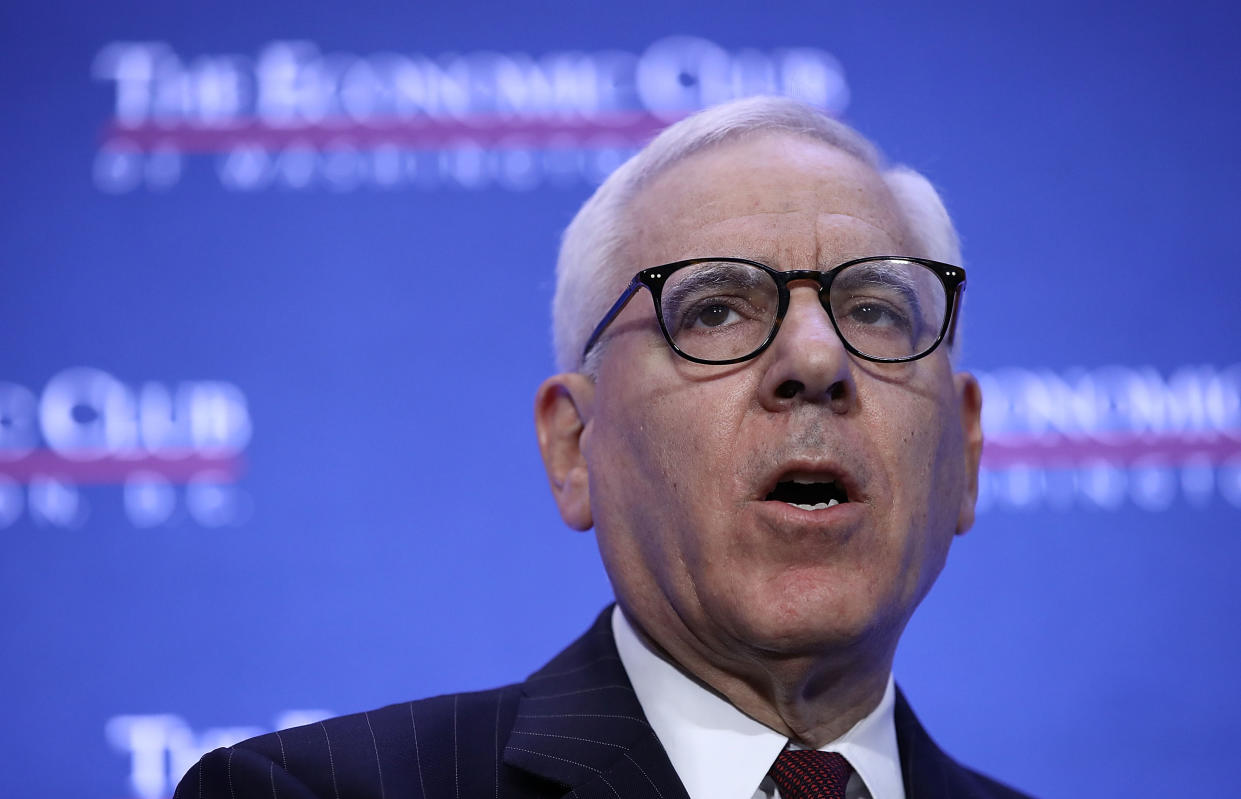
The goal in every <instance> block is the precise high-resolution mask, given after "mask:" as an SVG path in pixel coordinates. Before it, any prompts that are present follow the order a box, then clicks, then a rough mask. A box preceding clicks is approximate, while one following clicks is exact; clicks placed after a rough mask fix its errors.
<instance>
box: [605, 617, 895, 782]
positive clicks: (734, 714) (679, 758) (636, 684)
mask: <svg viewBox="0 0 1241 799" xmlns="http://www.w3.org/2000/svg"><path fill="white" fill-rule="evenodd" d="M612 635H613V637H615V638H616V650H617V651H618V652H619V653H620V659H621V664H622V665H623V666H624V667H625V672H626V673H627V674H628V675H629V680H630V682H632V683H633V689H634V691H635V692H636V693H637V695H638V702H639V703H640V704H641V705H642V710H643V712H644V713H646V718H647V720H648V721H650V723H651V727H653V728H654V730H655V735H656V736H658V737H659V742H660V743H661V744H663V746H664V750H665V751H666V752H667V753H668V759H669V760H671V761H672V767H673V768H674V769H676V772H677V775H678V776H679V777H680V778H681V782H682V783H684V784H685V790H686V792H687V793H689V796H690V799H779V791H778V790H777V789H776V786H775V783H774V782H773V781H772V779H771V778H770V777H768V776H767V771H768V770H769V769H770V768H771V764H772V763H774V762H775V760H776V756H777V755H779V754H780V752H781V751H782V750H783V749H784V747H785V746H786V745H788V744H789V739H788V738H786V737H785V736H783V735H781V734H780V733H778V732H776V731H775V730H773V729H771V728H770V727H768V726H766V725H764V724H761V723H759V722H757V721H755V720H754V719H752V718H750V717H749V716H747V715H746V714H744V713H742V712H741V711H740V710H738V709H737V708H735V707H733V706H732V705H731V704H729V702H728V701H727V700H726V699H724V698H723V697H721V696H719V695H717V694H715V693H713V692H712V691H710V690H708V689H706V688H704V687H702V686H701V685H699V684H698V683H697V682H695V681H694V680H692V679H690V678H689V677H687V676H685V674H683V673H682V672H681V671H680V669H678V668H676V667H675V666H673V665H672V664H671V663H669V662H668V661H666V660H664V659H663V658H662V657H660V656H659V655H657V654H655V653H654V652H652V651H651V650H650V649H649V648H647V646H646V643H645V642H643V641H642V639H641V638H639V637H638V634H637V633H636V632H634V630H633V628H632V627H631V626H630V625H629V620H628V619H626V618H625V614H624V613H622V612H621V609H620V606H619V605H617V606H616V609H615V610H614V611H613V613H612ZM895 698H896V690H895V687H894V686H893V683H892V676H891V675H888V687H887V690H885V691H884V693H883V699H881V700H880V701H879V705H878V706H877V707H876V708H875V709H874V710H873V711H871V713H870V714H869V715H867V716H866V717H865V718H863V719H862V720H860V721H859V722H858V723H857V724H854V725H853V727H852V728H850V730H849V731H848V732H846V733H845V734H844V735H842V736H840V737H839V738H837V739H836V740H834V741H832V742H831V743H829V744H827V745H826V746H824V747H822V748H821V750H820V751H823V752H839V753H840V754H841V755H842V756H844V758H845V759H846V760H848V761H849V765H851V766H852V767H853V775H852V776H851V777H850V778H849V784H848V786H847V789H846V797H847V799H905V788H904V786H903V784H902V782H901V766H900V757H899V755H898V753H897V748H896V726H895V725H894V723H893V720H892V708H893V705H894V703H895ZM793 748H795V749H797V748H802V747H799V746H797V745H796V744H793Z"/></svg>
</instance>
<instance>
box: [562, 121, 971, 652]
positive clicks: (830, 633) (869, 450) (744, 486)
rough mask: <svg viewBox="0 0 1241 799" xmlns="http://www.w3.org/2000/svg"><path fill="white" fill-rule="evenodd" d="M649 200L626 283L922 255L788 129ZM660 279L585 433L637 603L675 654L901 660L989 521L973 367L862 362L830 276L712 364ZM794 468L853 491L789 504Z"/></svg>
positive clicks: (873, 182) (637, 313)
mask: <svg viewBox="0 0 1241 799" xmlns="http://www.w3.org/2000/svg"><path fill="white" fill-rule="evenodd" d="M631 214H632V215H631V217H630V221H631V222H632V225H631V229H632V230H633V231H634V234H633V236H632V238H631V240H630V242H629V248H628V250H627V253H626V255H627V257H628V262H627V264H626V266H625V271H626V272H627V274H625V275H623V276H617V277H618V278H619V277H623V278H628V276H629V275H631V274H632V273H633V272H635V271H637V270H638V269H640V268H645V267H649V266H655V265H658V264H662V263H668V262H671V261H676V260H680V259H685V258H692V257H700V256H737V257H743V258H750V259H753V260H757V261H761V262H763V263H766V264H768V265H770V266H772V267H773V268H776V269H780V270H789V269H828V268H831V267H833V266H836V265H837V264H840V263H842V262H844V261H846V260H849V259H853V258H859V257H862V256H869V255H923V253H918V252H914V251H913V245H912V244H911V243H910V242H909V240H908V233H907V231H906V228H905V224H904V222H903V220H902V218H901V216H900V214H899V212H898V211H897V209H896V208H895V205H894V203H893V201H892V199H891V196H890V195H889V193H888V192H887V190H886V188H885V187H884V184H883V183H882V180H881V179H880V177H879V176H878V175H876V174H875V173H874V172H873V171H872V170H871V169H870V168H869V167H867V166H865V165H864V164H862V163H861V162H860V161H858V160H856V159H854V158H853V157H852V156H849V155H847V154H845V153H844V152H842V151H840V150H837V149H834V148H831V147H828V146H825V145H823V144H821V143H818V142H814V141H812V140H810V139H806V138H801V137H795V136H790V135H784V134H762V135H759V136H757V137H751V138H745V139H740V140H737V141H733V142H726V143H724V144H722V145H719V146H716V147H714V148H712V149H709V150H706V151H704V152H701V153H699V154H696V155H694V156H691V157H690V158H688V159H686V160H684V161H682V162H680V163H678V164H676V165H674V166H673V167H671V168H669V169H668V170H667V171H665V172H663V173H662V174H661V175H659V176H658V177H657V178H656V179H655V180H654V181H653V182H651V183H650V184H649V185H648V186H647V187H646V188H644V189H643V190H642V191H641V193H640V194H639V195H638V196H637V198H636V199H635V200H634V202H633V204H632V206H631ZM618 291H619V285H618ZM641 293H642V294H643V295H644V296H640V297H635V298H634V300H633V301H632V302H631V303H630V304H629V306H628V307H627V308H626V309H625V311H624V313H623V314H622V315H621V316H620V317H619V318H618V319H617V320H615V322H613V324H612V325H611V327H610V328H609V333H608V340H607V341H606V343H605V346H606V350H605V352H604V354H603V356H602V359H601V362H600V366H599V373H598V375H597V381H596V385H595V387H594V392H593V397H592V399H591V401H590V402H589V403H588V404H585V403H584V406H585V407H584V408H583V411H584V412H583V421H584V427H583V428H582V434H581V439H580V440H581V447H582V453H583V455H584V460H585V464H586V468H587V471H588V474H589V512H590V516H591V517H592V518H593V521H594V524H595V526H596V529H597V534H598V537H599V542H600V548H601V550H602V552H603V557H604V563H605V565H606V567H607V570H608V573H609V576H610V577H611V579H612V582H613V585H614V587H615V589H616V592H617V596H618V598H619V599H620V601H621V602H622V604H623V606H624V607H625V608H626V610H627V612H628V613H629V614H630V615H631V616H633V617H634V618H635V621H637V622H638V624H639V625H640V627H641V628H642V629H644V630H645V631H646V632H647V634H648V635H650V636H651V637H653V638H654V639H655V640H656V641H657V642H659V643H660V644H661V645H663V646H664V647H665V648H666V649H669V650H670V651H674V652H676V651H684V647H686V646H688V647H691V648H693V649H694V650H695V651H697V652H698V653H700V654H704V655H706V656H707V657H719V658H728V657H737V656H741V657H743V658H744V657H751V658H753V657H759V658H761V657H770V656H773V655H774V656H785V655H792V656H798V655H813V654H814V653H818V652H823V651H832V652H849V653H852V654H853V655H856V656H859V657H862V658H864V659H866V660H873V661H874V663H875V665H876V667H878V666H879V665H880V664H882V663H885V662H886V663H889V664H890V659H891V656H892V653H893V651H894V649H895V646H896V641H897V638H898V637H899V635H900V633H901V630H902V629H903V628H904V625H905V623H906V621H907V620H908V618H909V616H910V614H911V613H912V612H913V609H914V607H915V606H916V605H917V604H918V602H919V601H920V600H921V599H922V597H923V596H924V595H925V594H926V592H927V590H928V589H929V588H930V586H931V584H932V583H933V582H934V580H935V578H936V576H937V575H938V574H939V571H940V569H941V568H942V567H943V565H944V559H945V557H946V556H947V553H948V547H949V543H950V542H951V540H952V537H953V535H954V533H957V532H961V531H964V529H965V528H967V527H968V526H969V525H970V523H971V522H972V519H973V503H974V496H975V485H976V477H977V459H978V454H979V453H978V449H979V447H980V443H979V442H980V441H981V438H980V435H979V432H978V410H979V408H978V405H979V400H978V395H977V387H976V385H975V384H974V383H973V381H972V379H970V378H968V376H965V375H955V376H954V374H953V373H952V370H951V367H950V364H949V362H948V359H947V353H946V347H941V348H940V349H938V350H937V351H936V352H935V353H933V354H932V355H930V356H927V357H926V358H923V359H921V360H918V361H915V362H912V363H908V364H877V363H869V362H866V361H862V360H859V359H857V358H854V357H852V356H850V355H849V353H848V352H847V351H846V350H845V349H844V347H843V346H842V344H841V342H840V340H839V338H838V337H837V336H836V333H835V331H834V329H833V328H832V325H831V322H830V320H829V319H828V317H827V315H826V313H825V311H824V310H823V307H822V306H821V305H820V304H819V301H818V297H817V285H815V284H814V283H812V282H805V283H794V284H792V286H791V303H790V307H789V311H788V313H787V315H786V317H785V319H784V322H783V324H782V326H781V329H780V332H779V335H778V336H777V337H776V340H775V342H774V343H773V344H772V345H771V347H769V348H768V349H767V350H766V351H765V352H764V353H763V354H762V355H760V356H759V357H758V358H756V359H753V360H751V361H748V362H745V363H741V364H735V365H731V366H709V365H701V364H694V363H691V362H689V361H686V360H684V359H682V358H679V357H677V356H676V355H675V354H674V353H673V352H672V350H671V349H670V348H669V347H668V346H667V344H666V343H665V342H664V340H663V338H662V336H661V334H660V331H659V327H658V323H657V322H656V319H655V316H654V313H653V310H652V305H651V302H650V298H649V296H645V295H646V291H645V290H643V291H642V292H641ZM790 483H834V484H835V485H836V487H837V488H838V489H842V490H843V491H845V492H846V494H847V498H848V501H847V502H844V503H841V504H839V505H834V506H832V507H828V508H819V509H813V510H807V509H804V508H801V507H797V506H796V505H794V504H790V503H789V502H787V501H783V500H782V499H781V498H782V497H783V498H786V499H787V498H788V496H790V495H789V494H788V493H787V492H788V491H789V484H790ZM819 488H822V486H820V487H819ZM885 673H886V672H885Z"/></svg>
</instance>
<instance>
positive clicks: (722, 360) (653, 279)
mask: <svg viewBox="0 0 1241 799" xmlns="http://www.w3.org/2000/svg"><path fill="white" fill-rule="evenodd" d="M800 280H813V281H815V282H817V283H818V284H819V302H820V303H821V304H822V305H823V308H824V309H825V310H826V311H827V316H828V318H829V319H831V321H832V326H833V327H834V328H835V329H836V334H837V335H838V336H840V340H841V342H842V343H843V344H844V346H845V349H847V350H848V351H849V352H851V353H853V354H854V355H856V356H858V357H859V358H865V359H866V360H868V361H877V362H879V363H902V362H905V361H913V360H917V359H918V358H921V357H923V356H926V355H929V354H930V353H931V352H932V351H934V350H935V348H936V347H938V346H939V344H940V342H942V341H943V340H944V339H945V338H947V339H948V344H949V346H951V345H952V337H953V334H954V328H955V323H956V307H957V303H958V301H959V298H960V296H961V293H962V292H963V291H964V290H965V270H964V269H962V268H961V267H959V266H952V265H951V264H945V263H940V262H939V261H931V260H927V259H925V258H911V257H905V256H897V255H877V256H872V257H868V258H858V259H856V260H853V261H847V262H845V263H843V264H841V265H840V266H837V267H835V268H834V269H829V270H826V271H821V270H817V269H794V270H790V271H787V272H781V271H779V270H776V269H772V268H771V267H769V266H767V265H766V264H761V263H759V262H758V261H750V260H747V259H745V258H691V259H689V260H687V261H676V262H674V263H670V264H664V265H662V266H656V267H652V268H650V269H643V270H642V271H640V272H638V273H637V274H636V275H634V276H633V280H631V281H630V282H629V286H628V287H627V288H626V289H625V290H624V292H622V293H621V295H620V297H619V298H618V299H617V300H616V302H615V303H613V304H612V307H611V308H609V309H608V312H607V313H606V314H604V315H603V319H601V320H600V321H599V324H598V325H596V326H595V329H594V331H593V332H592V333H591V334H590V338H589V339H588V340H587V341H586V346H585V347H584V348H583V350H582V358H583V360H584V359H585V358H586V356H587V355H588V354H590V351H591V349H592V348H594V346H595V345H596V344H597V343H598V342H599V338H600V337H601V336H602V335H603V331H604V330H605V329H606V328H607V326H608V325H609V324H611V323H612V321H613V320H614V319H616V317H617V316H618V315H619V314H620V312H621V311H622V310H624V308H625V306H626V305H627V304H628V303H629V301H630V300H631V299H633V295H634V294H636V293H637V291H638V289H639V288H640V287H642V286H645V287H646V288H647V289H648V290H649V291H650V292H651V299H652V300H653V301H654V303H655V316H656V317H657V318H658V319H659V327H660V329H661V330H662V331H663V334H664V338H665V339H666V340H667V341H668V345H669V346H670V347H672V349H673V351H674V352H676V354H677V355H680V356H681V357H682V358H685V359H687V360H690V361H693V362H695V363H706V364H729V363H738V362H740V361H745V360H749V359H750V358H754V357H757V356H758V355H759V354H760V353H761V352H762V351H763V350H765V349H767V347H768V346H770V345H771V342H772V341H774V340H775V337H776V333H777V332H779V330H780V322H781V321H782V320H783V319H784V315H785V313H786V312H787V311H788V309H789V284H790V283H792V282H794V281H800Z"/></svg>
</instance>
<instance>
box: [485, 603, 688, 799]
mask: <svg viewBox="0 0 1241 799" xmlns="http://www.w3.org/2000/svg"><path fill="white" fill-rule="evenodd" d="M504 762H505V763H506V764H508V765H510V766H515V767H517V768H521V769H524V770H526V771H528V772H530V773H532V774H535V775H538V776H539V777H542V778H544V779H547V780H552V781H554V782H557V783H559V784H561V785H563V786H565V787H566V789H567V790H566V793H567V792H569V790H572V791H573V792H574V793H575V794H576V796H578V797H581V799H593V798H594V797H599V798H600V799H603V797H607V799H616V797H618V796H619V797H622V799H631V798H632V799H639V797H650V799H687V797H686V794H685V788H684V787H683V786H682V785H681V781H680V779H679V778H678V777H677V775H676V772H675V771H674V770H673V768H672V764H671V763H670V762H669V761H668V756H667V755H666V754H665V753H664V749H663V746H662V745H661V744H660V743H659V739H658V738H656V736H655V733H654V731H653V730H652V729H651V726H650V724H649V723H647V720H646V715H645V714H644V713H643V712H642V706H641V705H640V704H638V698H637V695H636V694H635V693H634V690H633V686H632V685H631V684H630V683H629V678H628V676H627V675H626V674H625V669H624V667H622V666H621V662H620V656H619V655H618V654H617V653H616V644H615V642H614V641H613V640H612V630H611V608H610V607H609V608H608V609H607V610H605V611H604V612H603V613H602V614H601V615H600V616H599V619H598V621H596V622H595V625H594V626H593V627H592V628H591V629H590V631H589V632H587V633H586V635H584V636H582V637H581V638H579V639H578V640H577V641H575V642H574V643H573V644H572V645H571V646H570V647H569V648H568V649H566V650H565V651H564V652H561V653H560V655H558V656H557V657H556V658H555V659H554V660H552V662H550V663H548V664H547V665H546V666H544V667H543V668H542V669H540V670H539V671H538V672H535V674H533V675H532V676H531V677H530V679H528V680H527V681H526V682H525V684H524V685H523V686H522V697H521V700H520V701H519V703H518V706H517V716H516V718H515V720H514V723H513V729H512V732H511V734H510V735H509V739H508V743H507V745H506V747H505V750H504Z"/></svg>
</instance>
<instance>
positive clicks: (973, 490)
mask: <svg viewBox="0 0 1241 799" xmlns="http://www.w3.org/2000/svg"><path fill="white" fill-rule="evenodd" d="M953 380H954V382H955V384H956V389H957V399H958V401H959V402H960V403H961V430H962V431H963V432H964V434H965V441H964V443H965V453H964V454H965V490H964V491H963V492H962V494H961V509H960V511H959V512H958V514H957V535H960V534H962V533H964V532H965V531H966V530H969V529H970V528H971V527H973V526H974V504H975V503H976V502H977V501H978V464H979V461H981V460H982V389H981V388H979V386H978V381H977V380H975V379H974V376H973V375H972V374H970V373H969V372H958V373H957V374H955V375H953Z"/></svg>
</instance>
